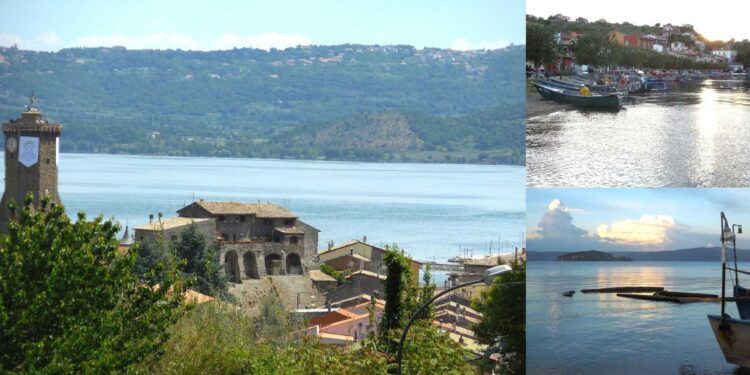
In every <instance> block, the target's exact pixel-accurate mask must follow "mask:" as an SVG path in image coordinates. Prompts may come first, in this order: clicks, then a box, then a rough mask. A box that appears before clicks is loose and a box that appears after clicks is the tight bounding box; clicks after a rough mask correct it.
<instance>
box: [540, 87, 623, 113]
mask: <svg viewBox="0 0 750 375" xmlns="http://www.w3.org/2000/svg"><path fill="white" fill-rule="evenodd" d="M534 86H535V87H536V90H537V91H539V94H540V95H541V96H542V97H543V98H545V99H549V100H554V101H556V102H561V103H568V104H573V105H574V106H576V107H584V108H615V109H616V108H620V107H622V105H623V104H624V103H625V100H626V99H627V98H628V96H627V95H626V94H622V93H606V94H605V93H601V94H600V93H592V94H591V96H581V95H580V94H579V93H578V91H576V90H566V89H564V88H561V87H556V86H554V85H550V84H546V83H541V82H534Z"/></svg>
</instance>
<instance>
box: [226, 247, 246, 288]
mask: <svg viewBox="0 0 750 375" xmlns="http://www.w3.org/2000/svg"><path fill="white" fill-rule="evenodd" d="M224 272H225V273H226V274H227V277H228V278H229V281H230V282H233V283H241V282H242V279H241V278H240V262H239V259H238V258H237V253H235V252H234V251H227V253H226V255H224Z"/></svg>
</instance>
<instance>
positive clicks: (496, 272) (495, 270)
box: [396, 264, 513, 375]
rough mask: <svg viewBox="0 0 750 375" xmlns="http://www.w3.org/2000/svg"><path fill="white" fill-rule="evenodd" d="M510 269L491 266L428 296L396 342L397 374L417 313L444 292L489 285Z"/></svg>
mask: <svg viewBox="0 0 750 375" xmlns="http://www.w3.org/2000/svg"><path fill="white" fill-rule="evenodd" d="M512 270H513V269H512V268H511V267H510V266H509V265H507V264H503V265H500V266H495V267H492V268H490V269H488V270H486V271H484V276H482V278H481V279H477V280H474V281H470V282H468V283H465V284H459V285H456V286H454V287H452V288H448V289H446V290H444V291H442V292H440V293H438V294H436V295H435V296H434V297H432V298H430V300H429V301H427V302H425V304H424V305H422V306H421V307H420V308H419V309H418V310H417V312H415V313H414V315H412V316H411V318H410V319H409V322H408V323H406V327H404V332H402V333H401V341H399V343H398V355H397V356H396V364H397V365H398V370H397V372H396V373H397V374H398V375H401V360H402V359H403V357H404V341H406V334H407V333H409V328H410V327H411V324H412V323H413V322H414V319H415V318H416V317H417V316H419V314H421V313H422V310H424V309H426V308H427V306H429V305H431V304H432V303H433V302H435V301H436V300H437V299H438V298H440V297H442V296H443V295H444V294H446V293H449V292H452V291H454V290H456V289H459V288H463V287H467V286H469V285H475V284H479V283H485V284H487V285H490V284H492V280H495V278H496V277H498V276H500V275H501V274H504V273H506V272H510V271H512Z"/></svg>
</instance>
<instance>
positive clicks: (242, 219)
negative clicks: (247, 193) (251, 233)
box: [240, 215, 245, 223]
mask: <svg viewBox="0 0 750 375" xmlns="http://www.w3.org/2000/svg"><path fill="white" fill-rule="evenodd" d="M244 222H245V215H242V216H240V223H244Z"/></svg>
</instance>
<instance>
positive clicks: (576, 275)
mask: <svg viewBox="0 0 750 375" xmlns="http://www.w3.org/2000/svg"><path fill="white" fill-rule="evenodd" d="M745 266H746V267H747V266H748V265H745ZM745 280H747V279H745ZM527 282H528V283H527V302H526V311H527V340H526V341H527V356H528V359H527V366H528V368H527V371H528V373H530V374H537V373H545V374H593V373H602V372H604V371H606V372H608V373H616V374H639V375H640V374H677V373H698V374H731V373H733V371H734V369H735V366H732V365H729V364H727V363H726V362H725V361H724V358H723V355H722V354H721V351H720V349H719V347H718V344H716V341H715V339H714V337H713V333H712V331H711V328H710V326H709V323H708V320H707V318H706V314H709V313H712V314H713V313H718V311H719V305H718V304H714V303H698V304H684V305H678V304H671V303H665V302H653V301H641V300H632V299H626V298H622V297H617V296H616V295H615V294H582V293H580V290H581V289H586V288H604V287H613V286H636V285H643V286H663V287H665V288H666V289H668V290H677V291H685V292H703V293H715V294H718V293H719V289H720V285H721V265H720V264H719V263H718V262H716V263H713V262H674V263H668V262H614V263H610V262H538V261H537V262H529V265H528V274H527ZM566 290H575V291H576V294H575V295H574V297H573V298H567V297H562V295H561V293H562V292H563V291H566ZM730 313H732V314H736V310H735V309H734V307H732V308H731V309H730Z"/></svg>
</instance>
